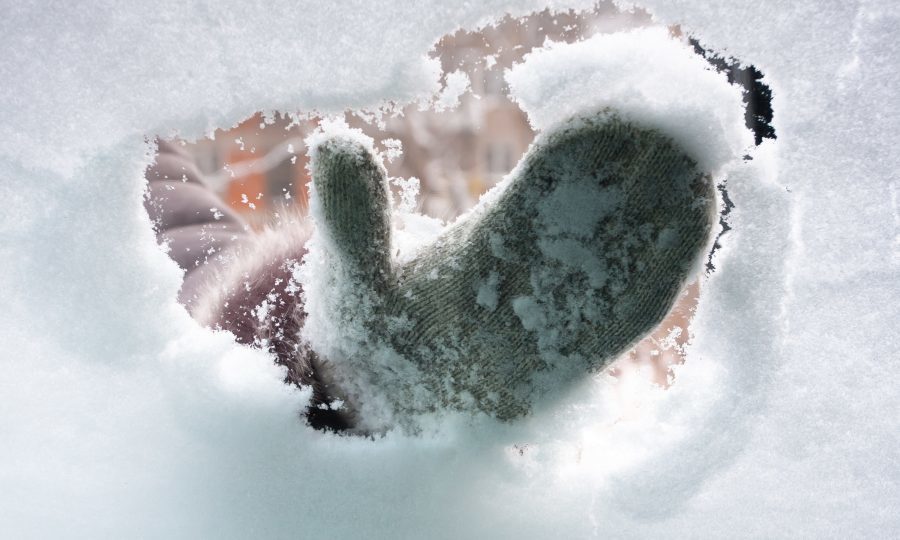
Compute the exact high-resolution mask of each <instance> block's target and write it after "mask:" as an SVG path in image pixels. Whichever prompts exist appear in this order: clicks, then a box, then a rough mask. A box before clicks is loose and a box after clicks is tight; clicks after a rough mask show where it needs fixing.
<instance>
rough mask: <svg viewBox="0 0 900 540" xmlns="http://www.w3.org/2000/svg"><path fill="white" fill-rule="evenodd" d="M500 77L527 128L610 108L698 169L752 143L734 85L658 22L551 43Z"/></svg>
mask: <svg viewBox="0 0 900 540" xmlns="http://www.w3.org/2000/svg"><path fill="white" fill-rule="evenodd" d="M506 80H507V82H508V83H509V86H510V91H511V93H512V96H513V98H514V99H515V100H516V102H517V103H518V104H519V106H521V107H522V109H523V110H524V111H525V112H526V113H527V114H528V120H529V121H530V122H531V125H532V127H533V128H534V129H535V130H544V131H547V130H552V129H553V126H554V125H556V124H559V123H560V122H563V121H565V120H566V119H567V118H569V117H571V116H574V115H576V114H579V113H581V114H583V113H584V112H585V111H591V110H600V109H603V108H612V109H614V110H615V111H616V112H617V113H618V114H619V115H620V116H622V117H623V118H626V119H628V120H630V121H632V122H634V123H636V124H638V125H643V126H647V127H651V128H655V129H657V130H659V131H661V132H662V133H665V134H666V135H668V136H669V137H671V138H672V139H674V140H675V141H676V142H678V143H679V145H680V146H681V147H682V148H684V149H685V150H686V151H687V152H688V153H689V154H690V155H691V156H692V157H694V159H695V160H696V161H697V163H698V165H699V166H700V168H701V169H702V170H706V171H717V170H719V169H721V168H722V167H723V166H724V165H725V164H727V163H728V162H729V161H731V160H733V159H734V158H735V157H740V156H741V155H743V154H745V153H746V152H747V150H748V149H749V147H750V146H751V145H752V144H753V139H752V136H751V134H750V133H749V131H747V129H746V128H745V127H744V112H743V108H742V104H741V90H740V88H739V87H735V86H731V85H729V84H727V83H726V81H725V76H724V75H723V74H721V73H717V72H716V71H715V70H714V69H713V68H712V66H710V65H709V64H708V63H707V62H706V61H705V60H704V59H703V58H701V57H700V56H698V55H697V54H695V53H694V52H693V50H692V49H691V48H690V47H689V46H688V45H686V44H685V43H683V42H680V41H676V40H675V39H673V38H672V37H670V36H669V34H668V32H667V31H666V29H665V28H659V27H654V28H645V29H640V30H633V31H631V32H620V33H616V34H607V35H603V34H600V35H597V36H594V37H592V38H589V39H586V40H584V41H580V42H576V43H572V44H566V43H552V42H551V43H548V44H546V45H545V46H544V47H543V48H542V49H538V50H535V51H533V52H531V53H529V54H527V55H526V56H525V58H524V61H523V63H521V64H518V65H516V66H514V67H513V68H512V69H510V70H507V72H506Z"/></svg>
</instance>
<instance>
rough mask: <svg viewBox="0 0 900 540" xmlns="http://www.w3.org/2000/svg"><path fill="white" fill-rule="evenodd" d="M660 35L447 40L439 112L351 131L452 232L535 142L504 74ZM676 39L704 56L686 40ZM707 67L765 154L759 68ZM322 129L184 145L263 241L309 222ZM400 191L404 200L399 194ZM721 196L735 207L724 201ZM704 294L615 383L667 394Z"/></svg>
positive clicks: (309, 124)
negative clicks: (614, 42)
mask: <svg viewBox="0 0 900 540" xmlns="http://www.w3.org/2000/svg"><path fill="white" fill-rule="evenodd" d="M652 24H653V22H652V20H651V19H650V16H649V15H648V14H647V13H646V12H643V11H640V10H635V11H619V10H618V9H617V8H616V7H615V6H613V5H612V4H611V3H601V4H598V6H597V7H596V8H595V9H594V10H593V11H589V12H577V13H576V12H569V13H563V14H560V13H550V12H549V11H544V12H541V13H537V14H534V15H531V16H528V17H525V18H519V19H513V18H509V17H507V18H506V19H503V20H502V21H501V22H499V23H498V24H496V25H495V26H491V27H487V28H484V29H482V30H480V31H477V32H465V31H459V32H457V33H455V34H452V35H448V36H446V37H444V38H443V39H442V40H440V41H439V42H438V44H437V45H436V47H435V49H434V51H433V53H432V55H433V57H434V58H436V59H438V60H439V61H440V63H441V66H442V68H443V71H444V73H445V74H448V75H446V77H445V81H443V82H444V83H445V85H446V89H445V90H444V92H443V93H442V95H441V96H440V97H439V98H438V99H436V100H435V103H434V104H432V106H428V105H425V106H422V105H411V106H407V107H405V108H403V109H400V110H398V111H394V113H393V114H385V115H378V114H371V115H369V114H366V113H358V112H357V113H352V112H348V113H347V114H346V115H345V119H346V121H347V123H348V124H349V125H351V126H352V127H356V128H360V129H362V130H363V132H365V133H366V134H367V135H369V136H370V137H372V138H373V139H374V140H375V143H376V147H378V148H379V149H380V150H382V152H383V153H384V155H385V156H386V157H388V158H389V159H388V160H387V161H386V162H385V166H386V168H387V171H388V175H389V176H390V177H394V178H400V179H410V178H416V179H418V181H419V183H420V192H419V198H418V200H417V201H416V210H417V211H418V212H420V213H423V214H425V215H428V216H431V217H434V218H438V219H441V220H445V221H450V220H452V219H454V218H456V217H457V216H459V215H460V214H462V213H463V212H465V211H467V210H468V209H469V208H471V207H472V206H473V205H474V204H475V203H476V202H477V201H478V198H479V197H480V196H481V194H483V193H484V192H485V191H487V190H488V189H490V188H491V187H493V186H494V185H495V184H496V183H497V182H498V181H499V180H500V179H502V178H503V177H504V175H506V174H507V173H508V172H509V171H510V170H511V169H512V168H513V167H514V166H515V164H516V162H517V161H518V160H519V158H520V157H521V156H522V155H523V154H524V152H525V151H526V150H527V148H528V145H529V144H530V143H531V141H532V139H533V138H534V132H533V131H532V130H531V128H530V127H529V125H528V121H527V118H526V117H525V114H524V113H523V112H522V110H521V109H519V107H518V106H517V105H516V104H515V103H513V102H512V101H511V100H510V99H509V96H508V90H507V86H506V83H505V81H504V70H505V69H507V68H509V67H511V66H512V65H513V64H514V63H516V62H518V61H520V60H521V59H522V57H523V56H524V55H525V54H527V53H528V52H529V51H531V50H532V49H534V48H537V47H541V46H542V45H543V44H544V42H545V40H551V41H557V42H573V41H576V40H580V39H583V38H586V37H589V36H592V35H594V34H597V33H610V32H617V31H621V30H625V29H630V28H636V27H641V26H649V25H652ZM669 31H670V33H671V34H672V35H673V36H676V37H678V38H680V39H684V40H685V42H687V43H690V44H691V45H692V46H694V48H695V50H696V51H697V52H698V54H700V55H702V56H704V57H705V56H706V53H705V52H704V51H703V49H702V48H701V46H700V45H699V44H698V43H697V42H695V41H692V40H690V39H689V38H688V37H687V36H683V35H682V33H681V31H680V29H679V28H677V27H671V28H669ZM708 60H709V61H710V63H711V64H713V65H714V66H715V67H716V68H717V69H719V70H720V71H724V72H725V73H726V74H727V75H728V77H729V78H730V79H731V80H732V81H736V82H737V83H739V84H741V85H743V86H744V87H745V89H746V95H745V101H746V102H747V105H748V109H747V118H748V125H751V124H758V125H756V126H754V129H755V130H756V131H757V143H758V142H759V138H760V137H761V136H767V135H766V134H765V129H771V128H768V123H767V121H766V120H767V119H766V118H765V111H764V110H763V109H764V108H765V106H766V105H767V101H766V100H765V99H761V98H760V92H764V91H767V89H765V87H763V86H761V85H760V83H759V79H760V78H761V75H760V74H759V73H758V72H756V71H755V70H754V69H753V68H752V66H751V67H748V68H742V67H740V66H737V65H736V64H735V63H734V62H728V61H726V60H723V59H720V58H708ZM463 75H464V76H463ZM466 78H467V79H468V80H466ZM460 91H461V93H460V94H459V95H458V96H457V93H458V92H460ZM765 97H766V96H765V95H763V96H762V98H765ZM457 98H458V99H457ZM769 115H771V111H769ZM768 119H770V116H769V118H768ZM318 123H319V119H318V118H315V117H308V118H305V119H303V118H301V117H298V116H297V115H295V114H292V115H282V114H279V113H275V114H271V115H265V114H263V113H259V114H257V115H255V116H253V117H251V118H249V119H247V120H246V121H244V122H242V123H241V124H239V125H237V126H235V127H234V128H232V129H229V130H219V131H216V132H215V134H214V136H213V137H212V138H209V139H205V140H201V141H198V142H196V143H193V144H185V143H184V142H179V144H180V145H181V146H182V147H183V148H184V149H185V150H187V151H188V152H189V153H190V154H192V155H193V156H194V158H195V160H196V162H197V164H198V166H199V168H200V169H201V171H202V172H203V173H204V174H205V176H206V179H207V181H208V183H209V184H210V186H211V187H212V188H213V189H214V190H215V191H216V192H217V193H218V194H219V195H220V197H221V198H222V199H223V200H224V201H225V202H226V203H227V204H228V205H229V206H230V207H231V208H232V209H234V210H235V211H237V212H238V213H240V214H241V215H242V216H243V217H244V218H245V219H246V220H247V221H248V222H249V223H250V224H251V226H253V227H254V228H256V229H260V228H262V227H264V226H265V225H267V224H270V223H272V222H275V221H277V220H278V219H280V216H281V215H282V214H284V213H285V211H290V212H295V213H300V214H301V215H305V214H306V212H307V209H308V201H309V196H308V191H307V189H308V188H307V184H308V183H309V180H310V178H309V171H307V168H306V165H307V156H306V148H305V145H304V143H303V139H304V138H305V137H306V136H307V135H308V134H309V133H310V132H311V131H312V130H314V129H315V128H316V126H317V125H318ZM761 130H762V133H761ZM397 150H402V152H397ZM398 153H399V155H397V154H398ZM394 156H396V157H395V158H393V159H391V158H392V157H394ZM393 189H394V190H395V191H399V187H398V185H394V186H393ZM720 189H722V190H724V187H722V188H720ZM723 195H724V196H725V197H726V200H727V193H725V192H724V191H723ZM726 208H727V207H726ZM722 223H723V227H724V228H725V229H726V230H727V224H724V221H723V222H722ZM708 266H709V269H710V270H711V269H712V268H711V265H708ZM699 294H700V288H699V285H698V283H696V282H695V283H692V284H689V285H688V286H687V287H686V288H685V290H684V292H683V293H682V296H681V298H680V300H679V301H678V303H677V304H676V306H675V307H674V309H673V311H672V312H671V313H670V315H669V316H668V317H667V318H666V320H665V321H663V323H662V324H661V325H660V327H659V328H658V329H657V330H656V331H655V332H654V333H653V334H652V335H650V336H649V337H647V338H646V339H645V340H644V341H642V342H641V343H639V344H638V345H637V346H636V347H635V348H634V349H633V350H632V351H630V352H629V353H628V354H627V355H626V358H623V359H622V360H620V361H619V362H618V363H617V364H616V366H615V368H614V369H613V370H612V371H611V374H612V375H613V376H615V377H618V378H627V377H632V376H638V377H641V378H645V379H649V380H650V381H652V382H653V383H655V384H657V385H660V386H662V387H667V386H668V385H670V384H671V383H672V382H673V373H672V369H671V368H672V366H673V365H675V364H678V363H680V362H682V361H683V353H682V348H683V346H684V345H685V344H686V342H687V341H688V339H689V336H690V332H689V325H690V319H691V316H692V314H693V311H694V309H695V307H696V304H697V298H698V295H699Z"/></svg>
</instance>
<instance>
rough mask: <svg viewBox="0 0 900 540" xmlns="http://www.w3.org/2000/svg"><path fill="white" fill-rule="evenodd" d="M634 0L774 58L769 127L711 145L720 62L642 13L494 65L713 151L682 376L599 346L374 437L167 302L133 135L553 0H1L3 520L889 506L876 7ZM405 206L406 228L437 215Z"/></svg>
mask: <svg viewBox="0 0 900 540" xmlns="http://www.w3.org/2000/svg"><path fill="white" fill-rule="evenodd" d="M642 5H643V6H644V7H646V8H647V9H648V10H649V11H650V13H651V14H652V15H653V16H654V18H655V20H656V21H658V22H660V23H662V24H666V25H672V26H673V27H674V25H678V28H679V30H680V31H681V32H684V33H687V34H689V35H692V36H695V37H697V38H698V39H699V40H700V42H701V43H702V44H703V46H704V47H708V48H711V49H712V50H715V51H718V52H720V53H723V54H725V55H730V56H734V57H736V58H739V59H740V60H741V61H742V62H746V63H750V64H753V65H755V66H757V67H758V68H759V69H760V70H761V71H762V72H763V73H765V76H766V83H767V84H769V85H770V86H771V88H772V89H773V99H774V101H773V104H774V108H775V119H774V122H775V124H776V126H775V127H776V128H777V133H778V139H777V140H776V141H766V142H764V143H763V144H762V146H760V147H759V148H757V149H755V150H752V151H751V152H749V154H750V156H751V158H752V159H751V160H749V161H745V162H740V163H738V162H732V161H731V159H730V158H731V156H732V155H735V154H741V153H742V152H743V149H744V148H745V147H746V146H747V141H746V139H745V138H744V135H739V133H740V131H739V130H737V131H732V130H731V128H733V127H734V126H736V125H739V121H738V116H739V115H740V114H742V113H741V111H740V108H739V107H737V108H735V107H732V106H728V107H724V108H720V105H721V104H722V103H723V102H725V101H728V102H733V101H735V99H736V98H737V100H739V97H740V96H739V95H737V90H736V89H733V88H732V89H729V88H728V87H724V89H722V90H721V93H713V94H712V95H710V94H708V93H707V90H709V89H710V88H711V87H708V85H707V84H706V82H707V81H712V80H713V79H715V78H717V77H718V79H721V77H720V76H717V75H716V74H715V73H713V72H709V71H706V70H705V68H703V69H695V68H699V64H697V63H696V62H695V61H694V59H693V57H691V56H690V55H689V54H687V52H685V53H684V54H681V53H678V54H675V53H673V54H672V55H669V56H665V57H662V58H656V57H654V56H652V55H649V54H648V55H641V54H640V51H642V50H650V49H649V47H650V45H652V44H654V43H656V44H659V42H660V40H661V39H662V36H660V35H658V34H656V35H654V34H653V33H648V34H645V37H644V38H642V39H644V40H646V42H647V43H646V46H647V47H648V49H643V48H642V47H643V45H642V44H641V43H639V42H640V41H641V39H638V40H634V39H630V38H627V37H624V36H618V37H615V36H611V37H610V40H607V41H604V40H603V39H602V38H597V39H596V40H595V39H588V40H586V41H585V42H584V44H575V45H574V47H576V48H577V47H579V46H580V47H582V48H583V49H582V50H583V54H581V55H578V56H579V58H577V59H575V58H572V59H571V60H572V61H573V62H574V63H571V62H569V61H566V62H558V61H557V60H558V59H559V58H562V56H563V55H565V56H568V54H567V53H564V52H563V51H565V49H563V48H562V47H561V46H559V45H548V47H547V48H546V49H545V50H543V51H540V52H536V53H534V57H533V58H531V59H529V60H527V61H526V62H525V64H523V65H522V67H520V68H514V69H513V70H512V73H511V74H510V77H509V82H510V86H511V88H512V90H513V91H514V92H517V94H516V95H517V99H518V100H519V103H521V104H522V105H523V107H524V108H525V109H526V110H527V112H528V113H529V115H530V116H529V118H531V120H532V121H534V122H536V124H535V125H538V126H544V125H545V124H549V123H552V122H554V121H555V120H557V118H556V117H557V115H560V116H565V113H566V112H568V110H575V109H576V108H581V107H602V106H604V105H605V104H610V103H613V102H615V103H616V104H617V105H620V106H622V107H630V110H631V113H632V114H634V115H635V118H637V119H646V121H648V122H650V121H652V122H653V123H661V124H660V125H663V126H666V129H667V130H668V131H669V133H670V134H671V135H673V136H674V137H677V138H683V140H684V141H685V142H686V143H693V144H694V146H693V152H694V154H695V156H696V157H697V158H698V159H703V160H706V161H707V162H708V163H709V164H712V165H717V166H720V167H721V177H722V178H724V179H726V182H727V189H728V194H729V197H730V198H731V199H732V200H733V201H734V203H735V208H734V210H733V211H732V213H731V214H730V215H729V218H728V219H729V225H730V226H731V227H732V230H731V231H730V232H729V234H727V235H725V236H723V237H722V248H721V249H720V250H718V251H717V252H716V255H715V259H714V262H715V266H716V271H715V272H714V273H713V274H711V275H710V276H709V277H708V278H705V279H704V280H703V281H702V291H703V292H702V295H701V299H700V304H699V307H698V310H697V314H696V317H695V319H694V323H693V324H692V327H691V331H692V332H693V333H694V338H693V340H692V342H691V343H690V345H689V346H688V347H687V348H686V351H687V360H686V362H685V363H684V365H683V366H679V367H677V368H676V369H677V374H676V383H675V384H674V385H672V387H671V388H670V389H668V390H666V391H662V390H660V389H658V388H654V387H652V386H651V385H649V384H644V383H642V382H641V380H640V378H638V377H633V378H627V381H626V382H627V384H625V385H624V386H625V388H622V387H621V386H616V387H613V386H612V385H610V384H609V382H608V377H607V376H598V377H595V378H593V379H590V380H587V381H585V382H584V383H583V384H582V385H581V386H580V387H578V388H576V389H575V390H573V392H572V394H571V396H568V397H567V398H566V403H565V404H564V405H563V406H562V407H558V408H556V409H555V410H554V412H552V413H551V412H548V413H546V414H542V415H537V416H535V417H531V418H528V419H526V420H524V421H522V422H521V423H518V424H516V425H505V424H497V423H493V422H490V421H487V420H484V421H482V420H474V421H469V420H465V419H460V418H448V419H445V421H444V423H442V424H441V425H439V426H434V429H431V430H425V432H424V433H423V434H422V435H420V436H418V437H409V436H404V435H401V434H398V433H394V432H388V433H386V434H385V436H384V437H378V438H375V440H368V439H363V438H353V437H345V438H341V437H335V436H331V435H327V434H322V433H318V432H315V431H313V430H311V429H308V428H306V427H305V426H304V425H303V424H302V423H301V422H299V421H298V418H297V414H296V412H297V411H298V410H301V409H302V408H303V406H304V405H305V403H307V401H308V399H309V395H308V393H306V392H300V391H297V390H294V389H292V388H291V387H289V386H287V385H285V384H283V383H282V379H283V376H284V373H283V372H282V370H280V369H279V368H278V367H276V366H275V365H274V364H273V362H272V359H271V358H270V357H269V356H268V355H266V354H263V353H262V352H260V351H256V350H251V349H247V348H244V347H239V346H237V345H235V344H234V341H233V339H232V338H231V337H230V336H228V335H225V334H222V333H214V332H209V331H207V330H205V329H203V328H200V327H199V326H198V325H197V324H195V323H194V322H193V321H192V320H191V319H190V318H189V317H188V315H187V314H186V313H185V311H184V309H183V308H182V307H181V306H180V305H179V304H177V302H176V300H175V298H176V294H177V291H178V289H179V286H180V283H181V272H180V270H179V269H178V268H177V266H176V265H175V264H174V263H172V261H171V260H170V259H169V258H168V257H167V256H166V255H165V254H164V253H162V252H161V251H160V250H159V249H158V247H157V246H156V243H155V239H154V236H153V234H152V232H151V231H150V227H149V221H148V218H147V215H146V213H145V212H144V210H143V208H142V206H141V195H142V190H143V180H142V172H143V169H144V167H145V166H146V165H147V163H148V162H149V161H150V160H151V156H150V152H151V151H152V148H151V145H149V144H148V143H147V141H148V140H152V139H153V138H154V137H156V136H170V135H172V134H174V133H177V134H179V135H180V136H181V137H184V138H186V139H188V140H191V139H194V138H197V137H200V136H202V135H204V134H206V133H207V132H212V131H213V130H214V129H216V128H220V127H228V126H231V125H233V124H235V123H236V122H238V121H240V120H242V119H245V118H247V117H249V116H250V115H251V114H253V113H254V112H255V111H256V110H258V109H266V110H284V111H294V110H298V109H299V110H303V111H317V112H318V113H320V114H322V115H328V114H334V113H340V112H342V111H343V110H344V109H346V108H348V107H349V108H365V107H368V108H378V107H380V106H384V105H386V104H387V103H389V102H393V103H409V102H411V101H413V100H415V99H420V100H425V101H428V100H430V99H432V97H433V96H434V95H435V94H436V93H437V92H438V91H439V90H440V88H441V86H440V80H441V75H442V74H441V70H440V67H439V66H438V63H437V61H435V60H431V59H429V57H428V51H429V50H430V49H431V47H432V45H433V43H434V42H435V41H436V40H437V39H439V38H440V37H441V36H442V35H444V34H446V33H448V32H452V31H455V30H456V29H457V28H460V27H462V28H472V27H475V26H477V25H479V24H484V23H487V22H489V21H491V20H494V19H497V18H499V17H502V16H503V15H504V13H505V10H507V9H509V10H510V11H512V12H513V13H512V14H513V15H519V14H523V13H525V12H528V11H532V10H542V9H544V8H546V7H547V3H539V2H532V1H530V0H529V1H526V2H521V3H516V5H515V6H514V7H512V3H509V2H493V1H491V2H485V3H481V4H473V3H450V2H423V3H417V4H414V3H383V4H376V3H372V4H353V5H352V6H351V5H347V6H343V5H340V4H328V3H322V2H318V3H307V4H303V5H300V6H298V4H297V3H296V2H281V1H275V2H270V3H267V4H266V6H265V9H260V7H259V6H258V5H251V4H247V3H241V2H219V3H216V4H215V6H214V7H211V6H210V5H208V4H199V3H198V4H193V3H184V2H155V3H152V4H146V5H142V4H141V3H127V4H126V3H121V4H116V3H113V4H111V5H109V6H107V8H106V9H102V10H85V9H84V7H83V6H81V5H79V4H77V3H57V4H55V5H54V6H53V9H50V10H48V9H47V6H45V5H41V4H40V3H35V4H30V3H15V2H11V3H7V5H5V6H4V13H3V17H2V18H0V30H2V31H0V50H2V51H4V54H3V57H2V59H0V110H2V112H3V114H2V115H0V140H2V141H3V143H4V144H3V145H0V200H2V201H4V211H2V212H0V232H2V234H0V258H2V259H0V260H2V261H3V264H2V265H0V337H2V342H3V347H2V349H0V368H2V375H0V395H2V400H0V401H2V402H0V433H2V437H0V478H2V485H3V489H2V490H0V507H2V508H3V509H4V510H3V511H2V512H0V531H3V533H4V536H9V537H16V538H53V537H59V536H67V537H77V538H94V537H133V536H135V531H140V532H139V533H138V534H139V535H141V536H147V537H156V538H178V537H181V538H203V537H217V538H229V537H231V538H248V537H254V538H256V537H270V538H278V537H282V538H283V537H298V536H302V537H316V536H322V537H338V538H339V537H415V536H422V535H423V531H426V532H425V533H424V534H426V535H428V536H432V537H438V538H440V537H447V538H459V537H485V536H495V537H521V538H546V537H567V538H584V537H675V538H679V537H697V536H701V537H753V538H761V537H762V538H770V537H772V538H777V537H784V538H788V537H841V538H854V537H856V538H890V537H896V536H897V532H898V530H900V517H898V514H897V512H896V511H894V509H895V508H898V507H900V490H898V489H897V485H898V484H900V472H898V471H900V467H898V465H897V458H896V455H897V452H896V450H897V447H898V435H897V434H898V433H900V425H898V419H897V414H896V413H895V411H897V410H900V394H898V392H897V390H896V381H895V376H894V373H896V372H897V371H898V368H900V365H898V363H900V357H898V355H897V350H900V341H898V333H897V331H896V321H897V319H898V316H900V313H898V307H897V306H900V290H898V287H897V275H898V272H900V268H898V264H900V262H898V261H900V257H898V255H897V253H898V248H897V246H898V244H897V242H898V233H897V223H898V211H897V202H896V200H897V193H898V189H900V188H898V182H897V179H896V171H897V170H900V157H898V153H897V152H896V133H897V132H898V129H900V105H898V101H897V99H896V79H897V71H898V66H897V62H896V58H897V56H898V49H897V43H898V40H897V28H898V27H900V20H898V17H897V14H896V6H895V5H894V3H892V2H887V1H879V0H871V1H863V2H844V3H829V4H827V5H825V6H823V5H822V4H821V3H818V2H810V1H800V2H769V3H725V2H718V3H710V2H697V3H687V2H669V1H661V0H648V1H647V2H644V3H643V4H642ZM553 6H554V7H555V8H560V9H563V8H568V7H574V8H579V9H581V8H590V7H591V6H593V2H576V1H572V2H554V3H553ZM635 41H638V43H635ZM626 45H627V46H626ZM570 50H571V49H570ZM495 69H497V68H496V67H495ZM673 72H677V73H681V72H690V73H695V74H696V75H697V76H696V78H693V77H692V78H689V79H690V80H692V81H694V82H693V83H690V84H685V83H684V81H669V80H668V76H669V75H670V74H672V73H673ZM641 74H643V75H645V76H646V78H644V77H642V76H641ZM585 88H590V89H591V92H590V93H589V94H585V93H583V90H584V89H585ZM629 88H633V89H636V90H634V91H632V92H629V90H628V89H629ZM660 90H663V91H660ZM658 91H660V92H658ZM448 96H449V93H448ZM654 96H655V97H654ZM720 98H721V99H720ZM641 100H643V101H641ZM704 111H706V112H704ZM679 126H684V129H681V127H679ZM701 143H702V144H701ZM404 221H405V227H404V229H403V232H404V234H407V235H409V237H410V238H411V239H410V240H409V242H408V244H409V245H414V244H415V243H416V242H425V241H428V238H433V236H434V232H435V229H436V228H437V226H436V225H435V224H434V222H433V221H431V222H428V221H424V220H423V221H422V223H423V225H422V227H421V228H419V223H418V222H417V221H416V220H415V219H413V218H404ZM557 225H558V226H559V227H562V228H565V227H567V226H570V224H567V223H566V222H562V223H558V224H557ZM417 235H421V236H420V237H417ZM398 238H399V236H398ZM406 245H407V244H404V246H406ZM493 248H494V249H495V251H496V252H497V253H502V251H503V249H504V246H502V245H501V244H499V243H498V244H497V245H495V246H493ZM404 249H407V251H406V253H409V250H411V249H413V248H406V247H404ZM560 249H561V248H560ZM400 256H401V257H402V256H408V255H406V254H401V255H400ZM322 264H323V266H322V267H321V270H322V271H323V272H330V271H331V269H330V268H328V267H327V266H326V265H325V264H324V262H323V263H322ZM484 277H485V276H478V279H483V278H484ZM329 300H330V299H329V298H322V299H321V301H322V302H327V301H329ZM519 306H520V307H519V309H518V311H519V312H521V313H522V316H524V317H525V318H526V319H528V318H529V317H532V314H531V312H530V310H529V309H528V308H529V305H528V302H527V299H522V300H521V301H519ZM529 320H530V319H529ZM337 337H345V336H337ZM347 337H348V339H349V338H352V336H347ZM382 360H384V359H379V358H375V359H373V361H382Z"/></svg>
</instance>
